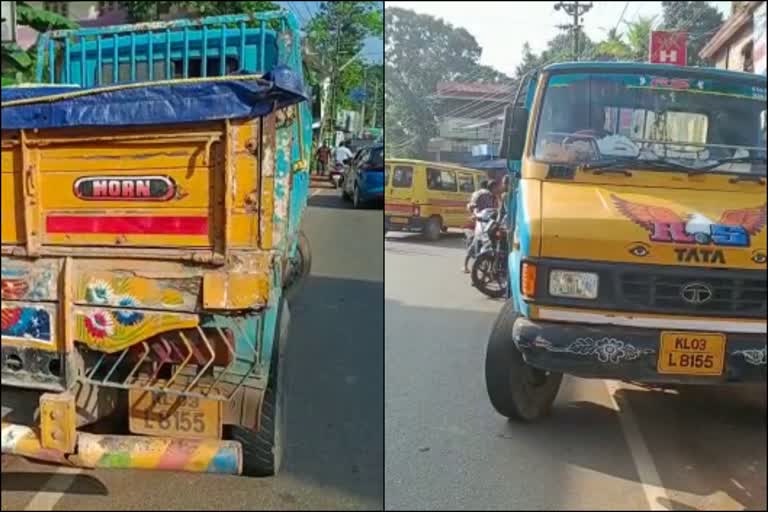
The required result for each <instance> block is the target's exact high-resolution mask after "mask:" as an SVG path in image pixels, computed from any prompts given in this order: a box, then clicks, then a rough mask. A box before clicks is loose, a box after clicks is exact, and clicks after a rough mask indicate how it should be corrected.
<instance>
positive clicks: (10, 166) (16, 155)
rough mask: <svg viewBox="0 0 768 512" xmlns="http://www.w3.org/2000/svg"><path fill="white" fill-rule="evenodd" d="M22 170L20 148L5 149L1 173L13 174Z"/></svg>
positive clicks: (1, 155) (0, 166)
mask: <svg viewBox="0 0 768 512" xmlns="http://www.w3.org/2000/svg"><path fill="white" fill-rule="evenodd" d="M20 169H21V151H20V150H19V147H18V146H8V147H4V148H3V150H2V153H1V154H0V172H1V173H2V174H8V173H12V172H14V171H19V170H20Z"/></svg>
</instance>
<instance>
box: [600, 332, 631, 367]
mask: <svg viewBox="0 0 768 512" xmlns="http://www.w3.org/2000/svg"><path fill="white" fill-rule="evenodd" d="M595 352H596V353H597V359H598V360H600V362H602V363H607V362H608V361H610V362H612V363H614V364H617V363H618V362H619V361H621V360H622V359H624V358H625V357H626V351H625V350H624V342H623V341H621V340H617V339H614V338H604V339H602V340H599V341H598V342H597V344H596V347H595Z"/></svg>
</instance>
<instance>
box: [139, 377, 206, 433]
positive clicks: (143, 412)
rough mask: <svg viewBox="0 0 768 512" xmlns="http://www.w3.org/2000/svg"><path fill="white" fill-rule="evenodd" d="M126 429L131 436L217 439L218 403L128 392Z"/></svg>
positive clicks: (204, 399)
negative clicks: (132, 434) (127, 428)
mask: <svg viewBox="0 0 768 512" xmlns="http://www.w3.org/2000/svg"><path fill="white" fill-rule="evenodd" d="M128 401H129V415H128V426H129V428H130V430H131V432H133V433H134V434H147V435H155V436H169V437H190V438H213V439H220V438H221V402H219V401H216V400H208V399H206V398H198V397H194V396H191V397H183V396H178V395H172V394H167V393H153V392H151V391H144V390H141V389H131V390H129V391H128Z"/></svg>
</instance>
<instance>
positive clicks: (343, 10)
mask: <svg viewBox="0 0 768 512" xmlns="http://www.w3.org/2000/svg"><path fill="white" fill-rule="evenodd" d="M306 30H307V41H308V44H309V46H310V48H312V51H313V52H314V53H315V54H316V55H318V56H319V63H318V65H319V67H320V69H321V75H322V76H319V77H318V80H319V81H322V80H323V79H326V78H330V79H331V91H330V98H324V100H325V101H324V102H323V103H325V104H326V105H327V108H325V109H324V113H326V115H325V118H324V119H321V128H320V131H321V133H320V136H321V137H323V132H324V131H325V130H326V129H327V128H329V127H330V126H327V125H330V124H331V123H333V122H335V118H336V112H337V111H338V109H339V108H340V107H344V106H349V101H350V100H349V94H350V93H351V92H352V90H353V89H354V88H356V87H360V86H362V85H363V80H362V77H363V69H364V65H363V64H362V63H361V62H360V60H359V55H360V52H361V50H362V48H363V44H364V41H365V38H366V37H380V36H381V35H382V33H383V31H384V27H383V20H382V12H381V4H380V3H379V2H373V1H348V2H323V3H322V4H321V5H320V9H319V11H318V13H317V15H316V16H315V17H314V18H312V21H310V23H309V24H308V25H307V27H306ZM329 111H330V112H329Z"/></svg>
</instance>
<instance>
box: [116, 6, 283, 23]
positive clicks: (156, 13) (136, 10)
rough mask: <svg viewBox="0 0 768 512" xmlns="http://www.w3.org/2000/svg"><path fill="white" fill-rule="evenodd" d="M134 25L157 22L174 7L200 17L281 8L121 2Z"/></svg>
mask: <svg viewBox="0 0 768 512" xmlns="http://www.w3.org/2000/svg"><path fill="white" fill-rule="evenodd" d="M120 6H121V8H122V9H124V10H125V12H126V13H127V14H128V18H129V20H130V21H131V22H132V23H140V22H145V21H157V20H158V19H160V15H161V14H163V13H167V12H169V11H170V10H171V8H172V7H175V8H177V9H179V10H181V11H185V12H191V13H195V14H196V15H199V16H219V15H222V14H248V13H252V12H261V11H275V10H277V9H280V6H279V5H278V4H276V3H275V2H216V1H214V2H198V1H181V2H148V1H144V0H139V1H132V2H120Z"/></svg>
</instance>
